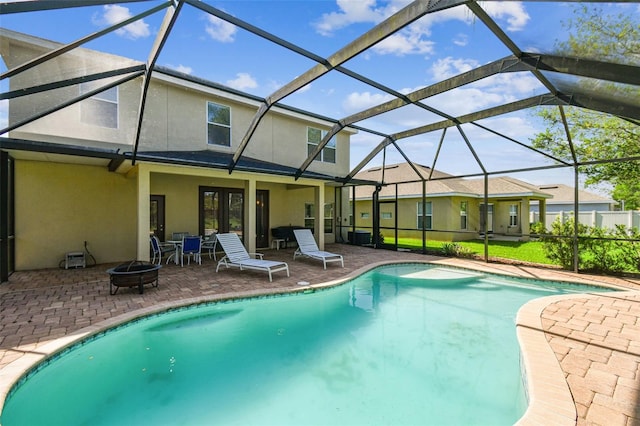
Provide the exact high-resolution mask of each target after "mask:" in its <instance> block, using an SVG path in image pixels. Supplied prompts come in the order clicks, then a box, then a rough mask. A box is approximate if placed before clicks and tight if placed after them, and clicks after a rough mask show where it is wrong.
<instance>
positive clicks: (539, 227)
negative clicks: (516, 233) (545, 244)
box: [529, 222, 547, 235]
mask: <svg viewBox="0 0 640 426" xmlns="http://www.w3.org/2000/svg"><path fill="white" fill-rule="evenodd" d="M529 233H530V234H531V235H543V234H546V233H547V228H545V227H544V224H543V223H542V222H534V223H532V224H531V225H530V226H529Z"/></svg>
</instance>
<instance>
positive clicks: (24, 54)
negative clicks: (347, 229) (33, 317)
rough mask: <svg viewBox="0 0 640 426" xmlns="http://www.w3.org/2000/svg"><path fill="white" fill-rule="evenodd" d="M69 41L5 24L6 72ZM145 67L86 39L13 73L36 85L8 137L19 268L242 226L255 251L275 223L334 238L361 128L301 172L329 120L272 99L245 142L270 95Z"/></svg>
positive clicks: (135, 254)
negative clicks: (88, 45)
mask: <svg viewBox="0 0 640 426" xmlns="http://www.w3.org/2000/svg"><path fill="white" fill-rule="evenodd" d="M60 46H61V45H60V44H58V43H56V42H53V41H50V40H44V39H40V38H36V37H32V36H30V35H26V34H22V33H17V32H14V31H10V30H6V29H0V54H1V55H2V59H3V60H4V62H5V64H6V67H7V69H8V70H13V69H14V68H16V67H19V66H22V64H24V63H27V62H28V61H29V60H31V58H37V57H39V56H41V55H44V54H46V53H47V52H51V51H54V50H55V49H57V48H59V47H60ZM144 70H145V64H143V63H140V62H137V61H134V60H130V59H127V58H122V57H119V56H114V55H111V54H107V53H103V52H98V51H93V50H89V49H84V48H76V49H73V50H71V51H69V52H67V53H65V54H63V55H59V56H55V57H53V58H51V59H49V60H48V61H46V62H43V63H41V64H39V65H38V66H36V67H32V68H28V69H25V70H24V71H22V72H20V73H16V74H15V75H13V76H11V78H10V80H9V84H10V90H11V93H16V92H20V91H21V90H24V89H25V88H32V87H36V88H37V89H36V90H29V92H28V95H27V96H15V97H12V98H11V99H10V101H9V127H8V129H9V130H10V131H9V132H8V137H5V138H0V159H1V160H2V163H3V164H2V166H3V167H2V170H3V172H5V171H6V174H7V176H4V177H3V182H4V184H3V185H4V186H5V187H6V188H7V190H8V191H11V193H12V196H11V197H8V198H9V200H10V203H12V206H10V208H9V209H8V211H10V212H12V213H13V217H14V218H15V220H14V224H13V226H15V239H14V240H13V241H12V242H11V244H12V245H11V249H10V250H11V254H10V258H11V263H12V264H13V267H14V268H15V269H13V270H29V269H38V268H50V267H56V266H59V265H60V264H61V260H62V259H64V258H65V255H66V253H69V252H77V251H83V250H84V247H87V249H88V250H90V253H91V254H92V255H93V256H94V257H95V259H96V260H97V262H98V263H108V262H118V261H125V260H131V259H139V260H148V259H149V237H150V234H155V235H158V236H159V237H160V239H162V240H164V239H169V238H170V236H171V234H172V233H174V232H188V233H191V234H195V235H203V236H206V235H209V234H211V233H213V232H236V233H238V234H239V235H240V236H241V237H242V238H243V240H244V244H245V245H246V246H247V249H248V250H249V251H255V249H256V248H261V247H269V246H270V242H271V241H270V240H271V238H272V237H271V235H270V229H272V228H274V227H278V226H283V225H299V226H306V227H309V228H312V229H313V230H314V234H315V236H316V238H317V239H318V244H319V246H320V247H321V248H322V247H323V246H324V243H325V241H326V242H332V241H334V232H335V229H334V217H335V216H345V215H346V214H348V212H345V213H341V212H340V211H335V209H336V197H337V196H338V197H339V195H336V194H337V193H339V191H337V192H336V190H335V188H336V187H338V186H339V185H340V184H339V183H337V182H336V181H335V178H334V177H335V176H345V175H347V173H348V172H349V144H350V136H351V135H352V134H354V133H355V130H353V129H350V128H345V129H343V130H341V131H340V132H339V133H337V134H336V135H335V136H334V137H333V138H332V139H331V140H330V141H329V143H328V144H327V145H326V146H325V147H324V149H323V150H322V151H320V153H319V155H318V156H317V157H315V159H314V160H313V161H312V162H311V163H310V165H309V167H308V168H306V169H304V170H303V172H302V173H300V170H301V164H303V163H304V162H305V161H306V160H307V158H308V157H309V155H310V153H312V152H314V151H315V148H316V146H317V145H318V143H319V142H320V140H321V138H322V136H323V135H325V134H326V132H327V131H328V130H329V129H331V127H332V126H333V125H334V124H335V123H334V122H333V121H331V120H330V119H328V118H326V117H322V116H319V115H315V114H310V113H306V112H304V111H301V110H298V109H294V108H291V107H287V106H285V105H280V104H275V105H272V106H271V107H270V108H269V109H268V111H267V112H266V113H265V114H264V116H263V117H262V119H261V120H260V121H259V124H258V126H257V128H256V129H255V132H254V133H253V134H251V135H250V136H249V137H248V138H247V137H246V135H247V129H248V128H250V126H251V124H252V122H253V121H252V120H254V117H255V115H256V111H258V110H259V108H261V107H262V106H264V99H261V98H257V97H253V96H249V95H246V94H244V93H242V92H239V91H237V90H232V89H230V88H227V87H224V86H221V85H217V84H214V83H212V82H209V81H205V80H202V79H198V78H193V77H191V76H189V75H186V74H182V73H179V72H176V71H173V70H171V69H166V68H161V67H155V68H154V70H153V72H152V73H149V74H148V76H147V74H145V71H144ZM87 76H92V78H98V77H100V78H99V79H93V80H92V78H89V77H87ZM147 84H148V89H147V91H146V96H143V93H145V92H143V88H144V87H145V85H147ZM47 85H49V86H54V87H53V88H52V87H48V86H47ZM105 87H107V88H106V90H102V91H100V89H104V88H105ZM83 94H84V95H85V98H84V99H83V100H81V101H79V102H75V100H76V99H77V98H78V97H79V96H82V95H83ZM143 102H144V109H143V111H144V113H143V114H141V113H140V111H141V110H142V108H141V105H142V103H143ZM60 106H63V107H60ZM34 116H35V117H36V118H37V119H33V118H32V117H34ZM5 130H7V129H5ZM5 136H7V132H5ZM232 166H233V167H232ZM343 204H344V205H345V206H348V202H345V203H340V202H338V205H339V206H342V205H343ZM340 208H341V207H340Z"/></svg>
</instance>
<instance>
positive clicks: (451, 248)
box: [441, 243, 474, 258]
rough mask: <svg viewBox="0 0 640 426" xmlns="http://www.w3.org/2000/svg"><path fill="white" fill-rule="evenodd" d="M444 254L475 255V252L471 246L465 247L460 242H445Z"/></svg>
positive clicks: (443, 245)
mask: <svg viewBox="0 0 640 426" xmlns="http://www.w3.org/2000/svg"><path fill="white" fill-rule="evenodd" d="M441 251H442V254H443V255H444V256H450V257H467V258H469V257H473V255H474V252H473V250H471V249H470V248H469V247H463V246H461V245H460V244H458V243H444V244H442V247H441Z"/></svg>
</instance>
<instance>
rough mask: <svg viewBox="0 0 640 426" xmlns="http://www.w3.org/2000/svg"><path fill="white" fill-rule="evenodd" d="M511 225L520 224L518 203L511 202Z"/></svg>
mask: <svg viewBox="0 0 640 426" xmlns="http://www.w3.org/2000/svg"><path fill="white" fill-rule="evenodd" d="M509 226H518V205H517V204H509Z"/></svg>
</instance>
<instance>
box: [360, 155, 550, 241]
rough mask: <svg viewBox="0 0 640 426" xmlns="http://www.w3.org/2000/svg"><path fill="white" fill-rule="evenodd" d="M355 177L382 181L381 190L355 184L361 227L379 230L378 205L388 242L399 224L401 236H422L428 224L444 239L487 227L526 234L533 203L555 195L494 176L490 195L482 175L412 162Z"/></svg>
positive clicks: (429, 233)
mask: <svg viewBox="0 0 640 426" xmlns="http://www.w3.org/2000/svg"><path fill="white" fill-rule="evenodd" d="M414 168H415V169H414ZM355 178H356V179H360V180H363V181H373V182H377V183H378V184H379V186H378V191H377V192H376V185H375V184H373V185H369V186H358V187H356V188H355V208H354V211H355V218H354V222H355V226H356V227H357V228H364V229H374V220H373V219H374V216H375V215H374V208H376V206H377V211H378V215H379V227H380V232H381V233H382V234H383V236H384V238H385V241H386V240H387V239H388V238H394V237H395V236H394V235H393V232H394V231H393V229H395V228H396V227H397V229H398V232H397V236H398V237H399V238H403V237H408V238H422V228H423V226H424V229H425V230H426V234H427V239H431V240H440V241H460V240H469V239H474V238H477V237H478V236H479V235H480V234H483V233H484V232H485V231H486V232H487V233H494V234H503V235H521V234H525V235H526V234H528V233H529V217H528V214H529V208H530V207H529V206H530V204H531V203H532V202H534V201H535V202H536V203H540V204H542V205H544V203H545V202H546V200H547V199H549V198H551V195H550V194H548V193H546V192H544V191H541V190H540V189H538V188H537V187H536V186H534V185H531V184H529V183H526V182H523V181H521V180H518V179H513V178H510V177H490V178H488V179H487V182H486V184H487V191H486V192H487V193H486V195H485V190H484V188H485V180H484V179H482V178H480V179H464V178H455V177H453V176H451V175H448V174H446V173H443V172H440V171H438V170H432V169H431V168H430V167H426V166H422V165H419V164H410V163H400V164H392V165H387V166H385V167H373V168H370V169H367V170H363V171H361V172H359V173H358V174H356V175H355ZM399 182H407V183H402V184H400V183H399ZM423 194H424V200H423ZM485 197H486V198H485ZM374 200H376V202H375V203H374ZM485 204H486V206H487V208H486V214H485Z"/></svg>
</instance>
